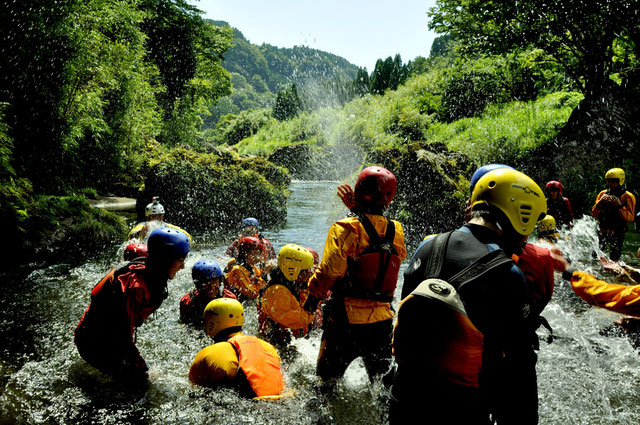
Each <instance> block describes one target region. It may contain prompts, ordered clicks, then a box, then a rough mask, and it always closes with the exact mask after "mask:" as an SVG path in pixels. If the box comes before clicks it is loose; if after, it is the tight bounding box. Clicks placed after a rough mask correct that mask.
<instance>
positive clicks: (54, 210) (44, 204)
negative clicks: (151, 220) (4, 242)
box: [3, 195, 128, 266]
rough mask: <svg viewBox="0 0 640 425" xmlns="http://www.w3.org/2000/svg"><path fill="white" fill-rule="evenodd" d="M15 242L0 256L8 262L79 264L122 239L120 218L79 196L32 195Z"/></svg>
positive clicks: (37, 264)
mask: <svg viewBox="0 0 640 425" xmlns="http://www.w3.org/2000/svg"><path fill="white" fill-rule="evenodd" d="M23 229H24V230H23V231H22V233H21V237H20V239H19V241H18V243H17V244H16V245H15V246H13V247H12V249H11V251H10V252H9V253H8V255H5V256H4V258H3V260H5V261H7V262H8V264H12V265H16V264H31V265H32V266H44V265H47V264H52V263H60V262H65V263H69V264H72V265H76V264H80V263H82V262H83V261H86V260H87V259H88V258H90V257H92V256H100V255H101V254H102V253H103V252H104V251H105V250H109V249H112V248H113V247H114V246H117V245H119V244H121V243H122V241H123V240H124V239H125V238H126V235H127V231H128V228H127V224H126V223H125V221H124V219H123V218H122V217H120V216H117V215H115V214H112V213H109V212H107V211H104V210H102V209H99V208H93V207H91V206H90V205H89V204H88V203H87V201H86V199H85V198H84V197H82V196H61V197H58V196H44V195H39V196H34V197H33V199H32V202H31V203H30V204H29V206H28V209H27V212H26V218H25V220H24V223H23Z"/></svg>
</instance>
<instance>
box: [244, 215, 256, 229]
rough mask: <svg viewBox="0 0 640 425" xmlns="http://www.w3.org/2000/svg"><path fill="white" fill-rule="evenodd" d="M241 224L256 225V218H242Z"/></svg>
mask: <svg viewBox="0 0 640 425" xmlns="http://www.w3.org/2000/svg"><path fill="white" fill-rule="evenodd" d="M242 225H243V226H256V227H258V226H259V224H258V219H256V218H253V217H247V218H245V219H244V220H242Z"/></svg>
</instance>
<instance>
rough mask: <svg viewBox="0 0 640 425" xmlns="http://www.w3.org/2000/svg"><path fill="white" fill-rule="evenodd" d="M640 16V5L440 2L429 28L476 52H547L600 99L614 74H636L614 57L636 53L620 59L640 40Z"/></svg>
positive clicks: (601, 0) (568, 0)
mask: <svg viewBox="0 0 640 425" xmlns="http://www.w3.org/2000/svg"><path fill="white" fill-rule="evenodd" d="M639 16H640V2H638V0H548V1H545V2H539V1H535V0H524V1H518V2H514V1H510V0H497V1H490V2H489V1H485V0H438V2H437V4H436V7H434V8H432V9H431V10H430V11H429V17H430V18H431V20H430V22H429V28H430V29H432V30H435V31H437V32H439V33H449V34H451V35H452V36H453V37H455V38H456V39H457V40H458V41H459V42H460V43H461V45H462V46H463V47H464V48H465V49H466V50H467V51H471V52H478V51H480V52H489V53H505V52H509V51H511V50H513V49H516V48H529V47H535V48H539V49H542V50H543V51H545V52H546V53H547V54H548V58H551V59H552V60H554V61H555V62H556V63H557V64H559V65H560V66H562V67H563V68H564V70H565V72H566V73H567V75H569V76H570V77H571V78H572V80H573V81H574V83H575V85H576V87H577V88H578V89H579V90H581V91H582V93H584V94H585V96H587V97H597V96H598V95H599V94H600V93H602V91H603V90H604V89H606V88H607V87H608V86H610V85H611V79H610V76H611V75H612V73H613V72H620V71H621V72H623V73H625V72H630V71H631V69H630V68H627V69H623V70H619V69H617V65H616V61H614V58H615V57H616V56H622V57H625V58H628V57H629V55H630V54H631V52H630V51H629V50H627V51H624V52H621V54H619V55H616V53H615V47H616V45H617V44H618V45H619V43H618V42H619V41H620V40H621V39H627V38H630V39H631V40H633V41H634V42H638V41H640V40H639V39H638V32H639V31H638V17H639ZM618 62H619V63H621V62H620V61H618ZM622 62H624V61H622ZM635 64H637V62H635ZM628 65H630V64H629V63H627V66H628Z"/></svg>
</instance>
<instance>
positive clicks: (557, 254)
mask: <svg viewBox="0 0 640 425" xmlns="http://www.w3.org/2000/svg"><path fill="white" fill-rule="evenodd" d="M549 252H551V259H552V260H553V268H554V269H556V270H557V271H559V272H564V271H565V270H567V269H568V268H569V260H567V259H566V258H564V255H563V254H562V251H560V250H559V249H558V248H551V249H550V250H549Z"/></svg>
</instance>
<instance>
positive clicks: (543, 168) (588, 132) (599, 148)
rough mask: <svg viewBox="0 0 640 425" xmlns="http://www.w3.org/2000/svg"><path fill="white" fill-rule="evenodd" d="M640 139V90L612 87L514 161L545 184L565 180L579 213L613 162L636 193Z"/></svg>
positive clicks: (589, 203)
mask: <svg viewBox="0 0 640 425" xmlns="http://www.w3.org/2000/svg"><path fill="white" fill-rule="evenodd" d="M639 141H640V106H639V104H638V102H637V95H635V94H634V93H632V92H631V91H629V90H622V89H620V88H616V87H614V88H611V90H610V92H609V93H607V94H605V95H603V96H601V97H599V98H597V99H584V100H583V101H582V102H581V103H580V105H579V106H578V107H577V108H576V109H575V110H574V111H573V113H572V114H571V117H570V118H569V120H568V122H567V123H566V125H565V126H564V127H563V128H562V129H561V130H560V132H559V134H558V136H557V137H556V139H555V140H553V141H551V142H549V143H546V144H544V145H542V146H540V147H539V148H537V149H535V150H533V151H531V152H530V153H529V154H528V155H526V156H525V157H524V158H523V160H522V161H521V162H520V163H519V164H516V166H517V168H518V169H521V170H522V171H523V172H525V173H526V174H528V175H529V176H531V177H532V178H533V179H534V180H535V181H536V182H538V184H540V185H541V186H543V185H544V184H546V182H548V181H549V180H559V181H561V182H562V184H563V186H564V188H565V192H564V195H565V196H566V197H568V198H569V199H570V200H571V203H572V206H573V209H574V213H575V215H576V217H580V216H582V215H583V214H590V213H591V206H592V205H593V203H594V201H595V197H596V195H597V193H598V192H599V191H600V190H602V189H604V188H605V182H604V175H605V173H606V171H607V170H609V169H610V168H615V167H622V168H624V169H625V173H626V184H627V190H631V191H634V192H635V193H638V188H640V170H639V169H638V167H639V166H640V160H639V159H638V158H640V143H639ZM543 187H544V186H543Z"/></svg>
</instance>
